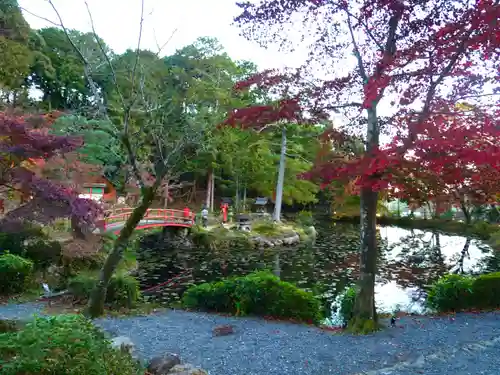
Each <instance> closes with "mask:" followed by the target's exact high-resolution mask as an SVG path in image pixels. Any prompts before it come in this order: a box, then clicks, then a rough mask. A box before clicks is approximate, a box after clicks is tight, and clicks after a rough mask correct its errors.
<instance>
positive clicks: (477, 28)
mask: <svg viewBox="0 0 500 375" xmlns="http://www.w3.org/2000/svg"><path fill="white" fill-rule="evenodd" d="M459 3H460V2H459V1H430V0H429V1H423V2H404V3H403V2H401V1H397V0H371V1H352V2H351V1H349V2H347V1H337V2H331V1H322V0H317V1H311V0H288V1H280V2H277V1H260V2H258V4H255V3H250V2H246V3H244V4H240V7H241V8H242V9H243V12H242V13H241V15H240V16H239V17H237V19H236V21H237V22H238V23H239V24H240V25H241V27H242V29H243V32H244V33H245V35H247V36H249V37H250V38H255V39H257V40H259V41H261V42H269V41H271V40H272V41H284V40H285V39H286V36H284V33H283V30H287V27H289V26H291V25H292V24H295V23H298V22H299V21H297V19H299V18H301V19H302V21H303V23H304V24H308V25H311V24H312V22H313V20H320V17H323V18H322V20H323V21H322V22H323V24H320V25H319V26H318V27H317V28H316V30H314V29H313V28H311V29H307V33H308V34H309V36H310V35H313V36H315V37H317V39H315V43H313V44H311V45H310V48H311V49H310V57H309V59H308V60H307V61H306V62H305V63H304V65H303V66H302V67H301V68H300V69H298V71H297V72H295V73H294V74H291V73H289V74H284V73H283V72H277V71H272V70H268V71H265V72H262V73H260V74H259V75H256V76H254V77H251V78H250V79H249V80H247V81H246V82H240V83H238V84H237V86H236V88H237V89H245V88H248V87H258V88H260V89H268V90H271V89H276V88H277V87H279V88H280V89H281V88H283V87H286V88H287V90H286V91H282V92H286V93H287V95H289V99H283V100H282V101H280V102H279V105H277V106H274V107H270V106H262V107H252V108H245V109H240V110H237V111H235V112H234V113H233V114H232V115H231V116H230V118H229V119H228V121H227V123H229V124H231V125H234V124H236V123H239V124H241V126H244V127H262V126H265V124H267V123H269V122H274V121H279V120H288V121H302V122H318V121H320V120H322V119H324V118H325V115H327V114H332V113H333V112H337V113H341V114H343V115H344V116H345V117H346V118H347V119H348V124H347V125H348V126H343V127H336V128H334V129H329V130H328V133H327V134H326V135H325V136H326V139H327V141H326V142H327V145H328V146H330V147H331V149H330V152H329V153H330V158H325V157H323V158H321V162H319V163H317V164H316V166H315V168H314V170H313V171H311V173H310V174H308V175H306V176H305V177H307V178H320V179H321V180H322V181H323V182H324V184H325V185H328V184H329V183H330V182H332V181H334V180H343V181H350V182H355V184H356V185H357V186H358V187H359V188H363V187H369V188H371V189H373V190H383V189H387V188H389V187H390V188H391V189H393V190H394V189H396V188H397V189H396V190H398V191H400V192H402V193H401V194H405V195H406V196H413V197H415V199H416V200H419V201H426V200H427V198H433V197H436V198H437V197H438V196H439V195H443V194H446V195H448V194H452V193H453V194H456V193H457V192H460V194H462V193H463V192H464V191H467V194H470V195H473V196H474V197H475V198H474V199H477V200H478V202H479V201H482V202H486V201H488V199H489V197H491V196H492V193H495V192H498V181H499V178H498V177H499V175H500V169H499V168H500V154H499V147H498V139H500V127H499V124H498V120H497V119H498V115H499V114H500V113H499V110H498V100H496V101H495V98H497V95H498V94H499V92H498V83H499V79H500V75H499V69H498V67H499V66H500V58H499V54H498V53H497V52H498V48H499V47H500V25H499V23H498V19H500V6H499V4H498V2H495V1H492V0H483V1H477V2H463V4H462V6H458V5H459ZM293 17H296V18H293ZM334 18H335V19H336V20H337V21H338V22H342V21H343V25H342V26H338V27H337V28H336V29H334V30H331V31H330V30H327V29H326V25H327V24H328V22H327V21H328V20H330V21H331V20H333V19H334ZM357 35H358V36H357ZM359 35H362V36H359ZM340 40H342V41H346V43H344V44H342V43H341V42H340ZM347 41H349V42H350V43H347ZM345 45H348V46H349V47H348V48H345ZM495 51H496V52H495ZM349 55H350V56H349ZM353 55H354V61H353V60H352V56H353ZM349 58H350V60H351V61H352V64H349V63H348V62H346V61H349ZM336 64H343V65H344V67H346V66H352V70H351V71H350V72H347V73H343V74H339V73H337V72H335V70H333V69H332V68H333V67H334V66H337V65H336ZM313 66H314V67H318V66H320V67H321V68H322V69H323V74H324V73H329V75H330V76H333V78H332V79H323V80H319V79H316V78H314V76H313V75H312V67H313ZM345 70H346V69H342V71H343V72H344V71H345ZM323 74H322V75H323ZM280 89H278V91H279V90H280ZM467 102H470V103H472V104H471V105H470V106H468V107H467V106H466V107H467V108H465V109H464V108H463V106H462V107H460V105H462V104H463V103H467ZM382 105H384V106H385V107H384V111H386V112H390V113H389V114H387V115H386V114H383V115H382V114H381V113H382V112H383V111H382V107H381V106H382ZM386 108H387V110H386ZM363 114H365V115H363ZM366 121H368V122H372V125H373V130H372V133H374V134H373V135H372V139H371V141H370V142H369V143H371V144H366V147H365V150H367V152H361V153H358V154H356V155H354V154H352V153H351V154H349V153H346V152H345V147H346V146H345V141H346V140H348V139H352V137H353V136H356V135H359V134H360V133H359V131H360V129H362V127H361V126H362V125H363V124H366ZM381 132H385V133H386V134H387V135H389V137H390V139H392V141H391V142H390V143H389V144H385V145H383V144H381V143H380V142H379V133H381ZM495 139H496V141H495ZM349 186H352V185H349ZM460 194H459V195H460Z"/></svg>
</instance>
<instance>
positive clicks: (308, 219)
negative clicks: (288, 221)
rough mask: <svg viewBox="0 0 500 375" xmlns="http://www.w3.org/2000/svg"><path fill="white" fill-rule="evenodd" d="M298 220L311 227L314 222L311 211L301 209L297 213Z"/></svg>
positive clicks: (301, 223)
mask: <svg viewBox="0 0 500 375" xmlns="http://www.w3.org/2000/svg"><path fill="white" fill-rule="evenodd" d="M297 222H298V223H299V224H300V225H303V226H305V227H310V226H312V225H313V224H314V220H313V215H312V212H311V211H300V212H299V214H298V215H297Z"/></svg>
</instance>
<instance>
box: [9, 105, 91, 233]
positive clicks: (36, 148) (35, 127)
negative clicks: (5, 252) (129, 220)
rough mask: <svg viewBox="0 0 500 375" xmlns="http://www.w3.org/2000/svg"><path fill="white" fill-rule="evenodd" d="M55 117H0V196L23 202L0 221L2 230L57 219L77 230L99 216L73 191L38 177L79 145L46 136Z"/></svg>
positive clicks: (76, 141)
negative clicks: (69, 221)
mask: <svg viewBox="0 0 500 375" xmlns="http://www.w3.org/2000/svg"><path fill="white" fill-rule="evenodd" d="M57 116H58V114H53V113H52V114H48V115H45V116H17V115H11V114H7V113H0V149H1V153H0V173H1V174H0V186H1V188H2V191H3V192H4V193H6V194H9V193H12V192H17V193H19V194H20V195H21V196H22V197H24V198H25V201H26V202H25V203H24V204H22V205H21V206H20V207H18V208H16V209H14V210H12V211H10V212H8V213H7V214H6V215H5V216H4V217H3V218H2V220H1V222H0V224H1V226H2V229H3V230H7V229H14V228H17V225H18V224H20V223H22V222H24V221H33V222H38V223H49V222H51V221H53V220H54V219H56V218H59V217H72V218H73V219H76V222H77V223H78V224H79V225H80V226H82V227H88V226H92V225H93V222H94V220H95V219H96V218H97V217H98V216H99V215H100V213H101V208H100V206H99V205H98V204H97V203H95V202H93V201H91V200H87V199H81V198H79V197H78V193H77V192H76V191H75V190H73V189H71V188H70V187H68V186H64V185H63V184H59V183H57V182H54V181H51V180H49V179H47V178H44V177H43V175H42V173H41V168H42V165H45V164H46V162H48V163H50V162H51V161H52V160H57V159H59V158H61V157H63V155H65V154H67V153H71V152H73V151H74V150H76V149H78V148H79V147H80V146H81V145H82V140H81V139H80V138H77V137H63V136H56V135H52V134H49V128H50V125H51V123H52V122H53V121H54V120H55V118H56V117H57ZM40 160H43V161H44V163H40Z"/></svg>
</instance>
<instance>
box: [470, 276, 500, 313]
mask: <svg viewBox="0 0 500 375" xmlns="http://www.w3.org/2000/svg"><path fill="white" fill-rule="evenodd" d="M472 305H473V306H470V307H472V308H479V309H496V308H498V307H500V272H495V273H488V274H486V275H481V276H478V277H476V278H475V279H474V283H473V284H472Z"/></svg>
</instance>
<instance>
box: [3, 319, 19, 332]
mask: <svg viewBox="0 0 500 375" xmlns="http://www.w3.org/2000/svg"><path fill="white" fill-rule="evenodd" d="M17 330H18V327H17V322H16V321H15V320H9V319H0V334H2V333H6V332H17Z"/></svg>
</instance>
